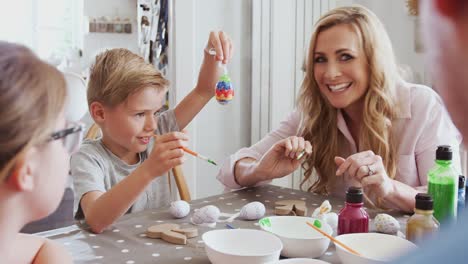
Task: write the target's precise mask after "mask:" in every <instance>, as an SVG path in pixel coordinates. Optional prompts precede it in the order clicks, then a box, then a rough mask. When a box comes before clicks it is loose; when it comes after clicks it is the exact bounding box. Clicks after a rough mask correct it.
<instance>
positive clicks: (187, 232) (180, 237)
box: [146, 223, 198, 245]
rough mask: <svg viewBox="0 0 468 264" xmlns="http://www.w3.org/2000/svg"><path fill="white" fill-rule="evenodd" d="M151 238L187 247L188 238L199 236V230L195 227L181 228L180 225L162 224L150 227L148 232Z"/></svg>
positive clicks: (147, 234)
mask: <svg viewBox="0 0 468 264" xmlns="http://www.w3.org/2000/svg"><path fill="white" fill-rule="evenodd" d="M146 236H147V237H149V238H161V239H162V240H164V241H166V242H169V243H172V244H178V245H186V244H187V238H192V237H196V236H198V229H196V228H194V227H190V228H183V229H182V228H180V226H179V225H178V224H170V223H168V224H160V225H154V226H150V227H149V228H148V229H147V231H146Z"/></svg>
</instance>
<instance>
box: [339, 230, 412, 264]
mask: <svg viewBox="0 0 468 264" xmlns="http://www.w3.org/2000/svg"><path fill="white" fill-rule="evenodd" d="M335 239H337V240H338V241H340V242H342V243H343V244H345V245H346V246H348V247H350V248H351V249H354V250H355V251H357V252H358V253H359V254H361V255H362V256H358V255H355V254H353V253H351V252H349V251H348V250H346V249H344V248H343V247H341V246H340V245H339V244H337V243H335V246H336V252H337V253H338V257H339V258H340V260H341V261H342V262H343V264H363V263H364V264H377V263H378V264H380V263H388V262H390V261H392V260H393V259H395V258H398V257H399V256H401V255H404V254H406V253H407V252H409V251H411V250H414V249H416V248H417V246H416V245H415V244H413V243H411V242H410V241H408V240H406V239H403V238H401V237H397V236H393V235H387V234H380V233H354V234H345V235H340V236H337V237H335Z"/></svg>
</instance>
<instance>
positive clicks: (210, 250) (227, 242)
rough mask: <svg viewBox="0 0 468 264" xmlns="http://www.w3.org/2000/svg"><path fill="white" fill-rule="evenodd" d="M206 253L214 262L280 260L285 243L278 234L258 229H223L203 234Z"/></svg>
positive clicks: (240, 263)
mask: <svg viewBox="0 0 468 264" xmlns="http://www.w3.org/2000/svg"><path fill="white" fill-rule="evenodd" d="M202 239H203V242H204V243H205V250H206V254H207V255H208V259H210V261H211V263H213V264H218V263H219V264H235V263H236V264H237V263H239V264H245V263H252V264H257V263H269V262H270V263H271V262H275V261H278V259H279V256H280V252H281V249H282V248H283V244H282V243H281V240H280V239H278V238H277V237H276V236H274V235H272V234H270V233H267V232H264V231H261V230H256V229H221V230H212V231H208V232H206V233H204V234H203V236H202Z"/></svg>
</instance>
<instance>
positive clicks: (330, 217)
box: [324, 212, 338, 229]
mask: <svg viewBox="0 0 468 264" xmlns="http://www.w3.org/2000/svg"><path fill="white" fill-rule="evenodd" d="M324 220H325V222H327V223H328V224H329V225H330V226H331V227H332V228H333V229H336V228H337V227H338V215H337V214H336V213H333V212H332V213H328V214H325V215H324Z"/></svg>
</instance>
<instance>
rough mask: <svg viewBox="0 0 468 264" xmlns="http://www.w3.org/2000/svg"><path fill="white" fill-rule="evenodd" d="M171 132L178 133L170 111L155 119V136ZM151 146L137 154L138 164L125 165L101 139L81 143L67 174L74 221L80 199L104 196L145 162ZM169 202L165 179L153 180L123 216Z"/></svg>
mask: <svg viewBox="0 0 468 264" xmlns="http://www.w3.org/2000/svg"><path fill="white" fill-rule="evenodd" d="M172 131H179V127H178V125H177V120H176V118H175V114H174V111H173V110H168V111H166V112H164V113H162V114H161V115H160V116H159V118H158V128H157V130H156V133H157V134H165V133H168V132H172ZM153 143H154V141H153V140H151V143H150V144H149V145H148V149H147V150H146V151H144V152H142V153H140V162H138V163H137V164H133V165H128V164H126V163H125V162H123V161H122V160H121V159H120V158H119V157H117V156H116V155H114V154H113V153H112V152H110V151H109V150H108V149H107V148H106V147H105V146H104V145H103V144H102V141H101V139H97V140H85V141H84V142H83V144H82V145H81V147H80V149H79V150H78V152H76V153H75V154H73V155H72V157H71V160H70V170H71V174H72V178H73V186H74V189H75V202H74V212H75V218H76V219H83V218H84V215H83V211H82V209H81V205H80V201H81V198H82V197H83V195H85V194H86V193H88V192H90V191H100V192H106V191H108V190H109V189H110V188H112V187H113V186H114V185H116V184H117V183H118V182H120V181H121V180H123V179H124V178H125V177H127V176H128V175H129V174H131V173H132V172H133V171H134V170H135V169H136V168H137V167H138V166H139V165H140V164H141V163H142V162H143V161H145V160H146V159H147V158H148V153H149V152H150V151H151V149H152V148H153ZM169 202H170V188H169V180H168V177H166V176H160V177H156V178H155V179H154V180H153V181H152V182H151V184H150V185H149V186H148V187H146V189H145V191H144V193H142V194H141V195H140V196H139V197H138V199H137V200H136V201H135V203H134V204H133V205H132V207H130V209H129V211H128V212H127V213H130V212H138V211H142V210H144V209H151V208H158V207H162V206H166V205H168V204H169ZM109 210H112V208H109Z"/></svg>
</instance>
